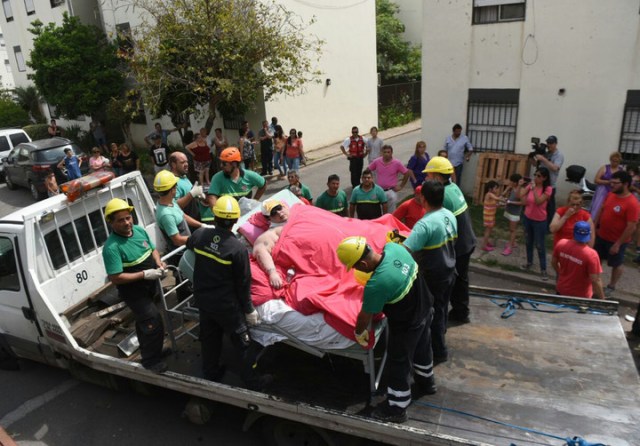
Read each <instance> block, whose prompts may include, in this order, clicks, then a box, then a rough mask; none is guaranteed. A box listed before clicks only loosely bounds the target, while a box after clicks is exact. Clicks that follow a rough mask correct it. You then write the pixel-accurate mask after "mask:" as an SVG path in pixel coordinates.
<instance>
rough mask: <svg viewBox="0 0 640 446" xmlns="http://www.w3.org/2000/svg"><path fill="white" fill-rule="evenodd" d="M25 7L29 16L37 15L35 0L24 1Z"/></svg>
mask: <svg viewBox="0 0 640 446" xmlns="http://www.w3.org/2000/svg"><path fill="white" fill-rule="evenodd" d="M24 7H25V9H26V10H27V15H31V14H35V13H36V7H35V6H34V4H33V0H24Z"/></svg>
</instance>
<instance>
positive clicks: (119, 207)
mask: <svg viewBox="0 0 640 446" xmlns="http://www.w3.org/2000/svg"><path fill="white" fill-rule="evenodd" d="M120 211H129V212H132V211H133V206H129V203H127V202H126V201H124V200H123V199H121V198H112V199H111V200H109V202H108V203H107V205H106V206H105V207H104V218H105V219H106V220H109V219H110V217H111V214H115V213H116V212H120Z"/></svg>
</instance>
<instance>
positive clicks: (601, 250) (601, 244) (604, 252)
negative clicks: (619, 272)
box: [593, 236, 627, 268]
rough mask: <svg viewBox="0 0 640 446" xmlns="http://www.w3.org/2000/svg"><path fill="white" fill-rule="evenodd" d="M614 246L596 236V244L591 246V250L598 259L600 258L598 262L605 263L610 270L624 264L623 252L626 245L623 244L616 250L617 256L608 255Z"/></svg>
mask: <svg viewBox="0 0 640 446" xmlns="http://www.w3.org/2000/svg"><path fill="white" fill-rule="evenodd" d="M613 245H614V242H608V241H606V240H604V239H601V238H600V237H597V236H596V243H595V244H594V246H593V249H595V250H596V252H597V253H598V257H600V261H601V262H602V261H603V260H606V261H607V265H609V266H610V267H611V268H615V267H618V266H620V265H622V264H623V263H624V251H625V249H626V248H627V243H623V244H622V245H620V249H619V250H618V254H616V255H611V254H609V249H610V248H611V247H612V246H613Z"/></svg>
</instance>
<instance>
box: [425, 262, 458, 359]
mask: <svg viewBox="0 0 640 446" xmlns="http://www.w3.org/2000/svg"><path fill="white" fill-rule="evenodd" d="M434 276H435V277H434ZM425 279H426V282H427V287H428V288H429V291H431V294H432V295H433V321H432V322H431V347H432V350H433V356H434V357H436V358H446V357H447V356H449V350H448V349H447V343H446V341H445V334H446V332H447V318H448V313H449V297H450V295H451V289H452V287H453V282H454V280H455V271H453V270H452V271H451V272H450V273H449V274H441V275H434V274H431V275H425Z"/></svg>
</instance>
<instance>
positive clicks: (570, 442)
mask: <svg viewBox="0 0 640 446" xmlns="http://www.w3.org/2000/svg"><path fill="white" fill-rule="evenodd" d="M413 404H418V405H420V406H425V407H430V408H432V409H440V410H445V411H447V412H452V413H455V414H458V415H464V416H466V417H471V418H476V419H478V420H483V421H488V422H489V423H494V424H499V425H500V426H505V427H509V428H512V429H518V430H521V431H524V432H529V433H531V434H536V435H542V436H545V437H549V438H554V439H556V440H562V441H564V442H565V443H564V444H565V445H566V446H606V445H604V444H602V443H590V442H588V441H587V440H585V439H584V438H580V437H559V436H557V435H553V434H548V433H546V432H542V431H539V430H536V429H531V428H528V427H522V426H518V425H515V424H510V423H505V422H503V421H498V420H492V419H491V418H486V417H482V416H480V415H474V414H472V413H469V412H464V411H462V410H457V409H450V408H448V407H443V406H438V405H437V404H432V403H426V402H424V401H414V402H413ZM511 446H516V445H515V444H514V443H511Z"/></svg>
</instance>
